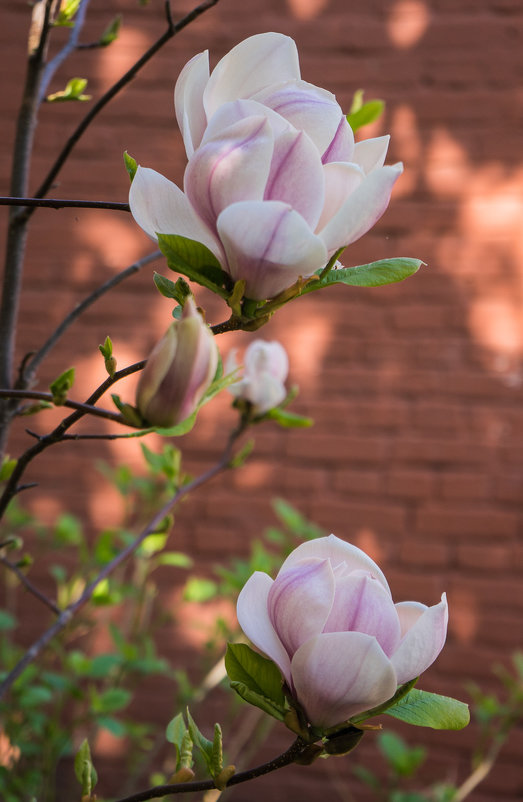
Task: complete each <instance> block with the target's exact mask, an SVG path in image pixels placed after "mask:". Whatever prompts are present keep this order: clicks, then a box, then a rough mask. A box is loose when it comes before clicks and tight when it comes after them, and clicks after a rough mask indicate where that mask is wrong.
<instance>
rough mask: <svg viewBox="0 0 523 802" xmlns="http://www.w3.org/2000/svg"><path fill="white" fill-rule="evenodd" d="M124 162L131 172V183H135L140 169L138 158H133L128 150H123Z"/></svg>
mask: <svg viewBox="0 0 523 802" xmlns="http://www.w3.org/2000/svg"><path fill="white" fill-rule="evenodd" d="M123 163H124V164H125V169H126V170H127V172H128V173H129V178H130V180H131V184H132V183H133V178H134V177H135V175H136V171H137V169H138V164H137V162H136V159H133V157H132V156H129V154H128V153H127V151H126V150H124V152H123Z"/></svg>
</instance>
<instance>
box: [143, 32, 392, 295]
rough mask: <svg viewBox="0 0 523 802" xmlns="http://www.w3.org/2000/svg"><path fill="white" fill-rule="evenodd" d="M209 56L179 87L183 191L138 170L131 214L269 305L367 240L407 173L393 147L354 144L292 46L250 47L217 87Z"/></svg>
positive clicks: (275, 41) (265, 42) (238, 53)
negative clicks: (185, 241)
mask: <svg viewBox="0 0 523 802" xmlns="http://www.w3.org/2000/svg"><path fill="white" fill-rule="evenodd" d="M204 56H205V54H200V55H199V56H196V57H195V59H193V60H192V61H190V62H189V64H188V65H186V67H185V68H184V70H183V72H182V75H181V76H180V79H179V81H178V84H177V87H176V96H177V101H176V108H177V115H178V119H179V121H180V125H181V127H182V131H183V135H184V141H185V144H186V147H187V151H188V153H189V154H190V158H189V162H188V165H187V169H186V171H185V176H184V192H182V191H181V190H180V189H179V188H178V187H177V186H176V185H175V184H173V183H172V182H170V181H169V180H168V179H166V178H164V177H163V176H162V175H160V173H157V172H155V171H154V170H151V169H148V168H142V167H139V168H138V170H137V172H136V175H135V177H134V180H133V183H132V185H131V190H130V195H129V204H130V207H131V211H132V213H133V216H134V218H135V220H136V221H137V223H138V224H139V225H140V226H141V227H142V228H143V229H144V231H145V232H146V233H147V234H149V236H151V237H152V238H153V239H154V238H156V236H157V234H179V235H182V236H185V237H188V238H189V239H194V240H198V241H199V242H202V243H203V244H204V245H206V246H207V247H208V248H209V249H210V250H211V251H212V252H213V254H214V255H215V256H216V257H217V259H218V261H219V262H220V263H221V265H222V267H223V269H224V270H225V271H226V272H227V273H228V274H229V275H230V277H231V279H232V280H233V281H237V280H239V279H243V280H244V281H245V295H246V296H247V297H248V298H252V299H254V300H264V299H266V298H272V297H274V296H275V295H277V294H278V293H280V292H282V291H283V290H285V289H286V288H287V287H289V286H291V285H292V284H294V283H295V282H296V281H297V280H298V278H300V277H303V278H306V277H309V276H311V275H313V273H315V272H316V271H317V270H319V269H321V268H322V267H323V266H324V265H325V264H326V262H327V261H328V259H329V258H330V257H331V256H332V255H333V254H334V253H335V252H336V251H337V250H338V249H340V248H343V247H345V246H347V245H350V244H351V243H352V242H354V241H355V240H357V239H359V237H361V236H362V235H363V234H365V233H366V232H367V231H368V230H369V229H370V228H371V227H372V226H373V225H374V223H375V222H376V221H377V220H378V219H379V218H380V217H381V215H382V214H383V212H384V211H385V209H386V208H387V205H388V203H389V199H390V194H391V191H392V187H393V185H394V183H395V181H396V180H397V178H398V177H399V175H400V174H401V172H402V169H403V168H402V165H401V164H396V165H393V166H384V161H385V156H386V152H387V148H388V141H389V138H388V137H378V138H376V139H369V140H366V141H363V142H360V143H358V144H356V145H355V144H354V138H353V136H352V131H351V129H350V126H349V125H348V123H347V121H346V119H345V117H344V116H343V114H342V112H341V109H340V107H339V106H338V104H337V103H336V101H335V98H334V96H333V95H331V94H330V93H328V92H325V90H321V89H319V88H318V87H313V86H312V85H311V84H305V83H304V82H302V81H301V80H300V78H299V67H298V60H297V53H296V46H295V44H294V42H293V41H292V39H289V38H288V37H285V36H282V35H280V34H261V35H259V36H254V37H251V38H250V39H247V40H245V41H244V42H242V43H241V44H240V45H238V46H237V48H234V49H233V50H232V51H231V52H230V53H229V54H228V56H225V58H224V59H222V61H221V62H220V64H219V65H218V66H217V67H216V69H215V70H214V72H213V73H212V75H211V77H210V78H209V77H208V67H207V68H206V70H207V71H205V69H203V66H202V65H204ZM205 58H206V57H205ZM271 59H273V61H271ZM205 63H207V62H205ZM235 98H236V99H235Z"/></svg>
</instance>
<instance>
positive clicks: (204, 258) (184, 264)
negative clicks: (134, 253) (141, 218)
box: [157, 234, 229, 300]
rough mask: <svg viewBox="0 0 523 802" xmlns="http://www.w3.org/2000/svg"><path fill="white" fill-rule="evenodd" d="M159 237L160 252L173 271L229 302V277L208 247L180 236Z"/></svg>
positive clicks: (163, 235)
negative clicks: (226, 285) (227, 288)
mask: <svg viewBox="0 0 523 802" xmlns="http://www.w3.org/2000/svg"><path fill="white" fill-rule="evenodd" d="M157 237H158V245H159V247H160V250H161V252H162V253H163V255H164V256H165V258H166V259H167V264H168V265H169V267H170V268H171V270H174V271H175V272H176V273H182V274H183V275H184V276H187V278H189V279H190V280H191V281H195V282H196V283H197V284H201V285H202V287H207V289H208V290H211V292H214V293H216V294H217V295H220V296H221V297H222V298H224V299H225V300H227V298H228V297H229V292H228V291H227V290H226V289H225V288H224V285H225V284H226V283H227V281H228V276H227V274H226V273H225V272H224V271H223V270H222V269H221V267H220V263H219V261H218V260H217V258H216V256H215V255H214V254H213V253H212V251H210V250H209V248H207V246H206V245H203V243H201V242H197V241H196V240H193V239H188V238H187V237H182V236H180V235H178V234H157Z"/></svg>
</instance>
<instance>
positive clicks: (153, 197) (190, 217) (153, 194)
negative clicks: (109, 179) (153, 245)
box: [129, 167, 223, 259]
mask: <svg viewBox="0 0 523 802" xmlns="http://www.w3.org/2000/svg"><path fill="white" fill-rule="evenodd" d="M129 206H130V207H131V212H132V215H133V217H134V219H135V220H136V222H137V223H138V225H139V226H141V227H142V228H143V230H144V231H145V233H146V234H148V235H149V236H150V237H151V238H152V239H154V240H156V239H157V237H156V234H179V235H181V236H183V237H188V238H189V239H194V240H197V241H198V242H202V243H203V244H204V245H206V246H207V247H208V248H209V249H210V250H211V251H212V252H213V253H214V254H215V255H216V256H217V257H218V258H219V259H223V255H222V253H221V248H220V246H219V244H218V243H217V242H216V240H215V239H214V237H213V236H212V234H211V232H210V231H209V229H208V228H207V226H206V225H205V224H204V223H203V221H202V220H200V218H199V217H198V215H197V214H196V212H195V211H194V209H193V208H192V206H191V204H190V203H189V199H188V198H187V196H186V195H184V193H183V192H182V191H181V189H179V188H178V187H177V186H176V184H173V182H172V181H169V180H168V179H167V178H165V177H164V176H163V175H161V174H160V173H157V172H156V170H151V169H150V168H149V167H138V170H137V171H136V175H135V176H134V179H133V182H132V184H131V189H130V191H129Z"/></svg>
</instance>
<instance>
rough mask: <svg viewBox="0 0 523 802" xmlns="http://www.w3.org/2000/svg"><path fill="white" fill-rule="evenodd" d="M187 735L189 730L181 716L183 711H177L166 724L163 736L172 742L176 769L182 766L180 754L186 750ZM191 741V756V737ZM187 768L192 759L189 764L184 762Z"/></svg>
mask: <svg viewBox="0 0 523 802" xmlns="http://www.w3.org/2000/svg"><path fill="white" fill-rule="evenodd" d="M188 735H189V731H188V730H187V727H186V724H185V720H184V718H183V713H178V715H177V716H175V717H174V718H172V719H171V720H170V722H169V723H168V725H167V729H166V731H165V737H166V738H167V740H168V741H169V743H171V744H174V748H175V750H176V771H178V769H180V768H181V767H182V754H183V752H184V750H185V751H186V750H187V737H186V736H188ZM190 741H191V749H190V752H191V758H192V739H190ZM185 765H186V766H188V768H190V767H191V765H192V759H191V762H190V763H189V764H187V762H186V763H185Z"/></svg>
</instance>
